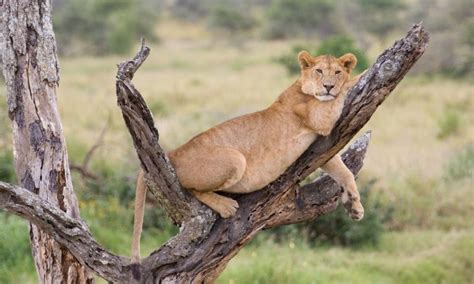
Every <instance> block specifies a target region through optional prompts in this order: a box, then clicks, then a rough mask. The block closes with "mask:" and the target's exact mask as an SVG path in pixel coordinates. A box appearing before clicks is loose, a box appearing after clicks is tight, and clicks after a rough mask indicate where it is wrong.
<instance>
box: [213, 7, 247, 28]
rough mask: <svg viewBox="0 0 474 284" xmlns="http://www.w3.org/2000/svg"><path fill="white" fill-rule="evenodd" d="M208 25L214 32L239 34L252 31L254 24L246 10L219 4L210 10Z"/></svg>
mask: <svg viewBox="0 0 474 284" xmlns="http://www.w3.org/2000/svg"><path fill="white" fill-rule="evenodd" d="M209 25H210V27H211V28H212V29H214V30H218V31H226V32H229V33H241V32H245V31H248V30H250V29H252V28H253V27H254V26H255V25H256V22H255V19H254V18H252V16H251V15H250V13H249V11H248V10H244V9H243V8H241V7H235V5H231V4H227V5H225V4H220V5H218V6H217V7H216V8H215V9H213V10H212V13H211V16H210V18H209Z"/></svg>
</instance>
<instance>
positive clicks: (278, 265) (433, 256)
mask: <svg viewBox="0 0 474 284" xmlns="http://www.w3.org/2000/svg"><path fill="white" fill-rule="evenodd" d="M473 233H474V232H473V231H472V230H470V231H452V232H449V233H445V232H439V231H413V232H404V233H388V234H386V235H385V236H384V238H383V240H382V243H381V246H380V249H377V250H375V251H374V250H350V249H341V248H338V247H330V248H329V247H327V248H311V247H307V246H306V245H305V244H303V243H289V244H288V245H276V244H273V243H267V244H265V245H262V246H257V247H256V246H248V247H246V248H244V249H243V251H241V252H240V253H239V254H238V255H237V256H236V257H235V258H234V259H232V260H231V262H230V263H229V265H228V266H227V268H226V270H225V271H224V273H223V274H222V275H221V277H220V278H219V281H218V283H470V281H472V280H473V279H474V272H473V270H472V267H473V265H474V258H473V257H472V254H471V253H470V252H472V251H473V250H474V240H473V238H472V236H473Z"/></svg>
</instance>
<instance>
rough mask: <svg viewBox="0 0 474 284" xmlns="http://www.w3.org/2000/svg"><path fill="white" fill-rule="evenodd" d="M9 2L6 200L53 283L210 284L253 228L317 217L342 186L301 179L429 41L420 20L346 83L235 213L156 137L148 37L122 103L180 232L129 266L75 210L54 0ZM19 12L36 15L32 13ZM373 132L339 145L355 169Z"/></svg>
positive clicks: (120, 84) (127, 65)
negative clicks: (212, 204)
mask: <svg viewBox="0 0 474 284" xmlns="http://www.w3.org/2000/svg"><path fill="white" fill-rule="evenodd" d="M2 8H3V9H4V15H5V14H7V15H8V16H9V17H6V18H4V19H7V20H6V25H3V26H2V28H3V31H4V32H5V34H6V35H7V36H6V37H5V38H8V39H10V40H9V41H7V42H6V43H5V54H6V56H5V58H4V63H5V64H4V73H5V75H6V76H5V78H6V82H7V89H8V94H9V99H8V104H9V113H10V118H11V120H12V123H13V129H14V137H15V145H14V146H15V151H16V153H17V155H16V157H15V166H16V171H17V176H18V177H19V180H20V184H21V187H18V186H14V185H12V184H8V183H4V182H0V208H3V209H6V210H7V211H9V212H12V213H14V214H17V215H19V216H21V217H23V218H25V219H28V220H29V221H30V222H32V223H33V224H34V225H35V226H36V227H33V226H32V227H33V228H36V229H35V231H33V234H32V236H33V237H32V246H33V251H34V252H35V251H38V250H37V249H38V248H39V247H40V246H41V249H42V252H44V254H37V253H36V254H35V253H34V257H35V260H36V264H37V268H38V271H39V274H40V276H41V281H42V282H48V283H49V282H66V283H70V282H74V283H85V282H92V281H93V280H92V279H91V278H90V274H89V273H88V272H87V271H86V268H85V267H87V268H90V269H91V270H93V271H94V272H95V273H97V274H98V275H99V276H100V277H102V278H104V279H106V280H107V281H110V282H120V283H124V282H125V283H130V282H132V283H133V282H141V283H149V282H166V283H170V282H172V283H176V282H178V283H182V282H186V283H188V282H212V281H213V280H214V279H216V278H217V276H218V275H219V273H220V272H221V271H222V270H223V269H224V268H225V266H226V264H227V263H228V261H229V260H230V259H231V258H232V257H233V256H234V255H235V254H237V252H238V251H239V250H240V249H241V248H242V247H243V246H245V244H247V243H248V242H249V241H250V240H251V239H252V238H253V236H255V234H256V233H257V232H258V231H260V230H262V229H265V228H270V227H276V226H280V225H284V224H290V223H297V222H302V221H305V220H309V219H313V218H316V217H318V216H320V215H322V214H325V213H327V212H329V211H331V210H333V209H334V208H336V206H337V202H338V199H339V197H340V194H341V191H340V187H339V186H338V185H337V184H336V183H335V182H334V181H333V180H332V179H330V178H329V177H328V176H323V177H321V178H318V179H317V180H315V181H314V182H312V183H309V184H307V185H305V186H299V183H300V181H301V180H303V179H304V178H305V177H307V176H308V175H309V174H310V173H311V172H313V171H314V170H315V169H316V168H317V167H319V166H321V165H322V164H323V163H325V162H326V161H327V160H329V159H330V158H331V157H332V156H333V155H334V154H335V153H337V152H338V151H339V150H341V149H342V147H344V145H345V144H346V143H348V142H349V141H350V139H351V138H352V137H353V136H354V135H355V134H356V133H357V132H358V131H359V130H360V129H361V128H362V126H363V125H364V124H365V123H366V122H367V121H368V120H369V118H370V117H371V115H372V114H373V113H374V111H375V110H376V108H377V106H378V105H380V104H381V103H382V102H383V100H384V99H385V98H386V97H387V96H388V95H389V94H390V92H391V91H392V90H393V89H394V88H395V87H396V85H397V84H398V83H399V82H400V81H401V79H402V78H403V76H404V75H405V74H406V73H407V72H408V70H409V69H410V68H411V67H412V65H413V64H414V63H415V62H416V61H417V59H418V58H419V57H420V56H421V55H422V54H423V52H424V50H425V47H426V44H427V41H428V35H427V33H426V32H425V31H424V30H423V28H422V27H421V26H419V25H416V26H414V27H413V28H412V29H411V30H410V32H409V33H408V35H407V36H406V37H405V38H404V39H402V40H400V41H398V42H397V43H395V45H394V46H393V47H392V48H390V49H388V50H386V51H385V52H384V53H383V54H382V55H381V56H380V57H379V58H378V59H377V61H376V63H375V64H374V65H373V66H372V67H371V68H370V69H369V70H368V72H367V73H366V74H365V75H364V76H363V78H362V79H361V80H360V82H359V83H358V84H357V85H356V86H355V87H354V88H352V89H351V90H350V92H349V94H348V98H347V100H346V105H345V107H344V110H343V113H342V116H341V119H340V120H339V121H338V122H337V125H336V127H335V128H334V129H333V131H332V133H331V134H330V135H329V136H327V137H319V138H318V139H317V140H316V141H315V142H314V143H313V144H312V145H311V146H310V147H309V148H308V150H307V151H306V152H305V153H304V154H303V155H302V156H301V157H300V158H299V159H298V160H297V161H296V162H295V163H294V164H293V165H292V166H291V167H290V168H288V170H287V171H286V172H285V173H284V174H283V175H282V176H280V177H279V178H278V179H277V180H276V181H274V182H273V183H271V184H270V185H268V186H267V187H266V188H264V189H262V190H260V191H257V192H254V193H251V194H247V195H242V196H239V197H237V199H238V201H239V204H240V209H239V210H238V211H237V214H236V215H235V216H233V217H232V218H229V219H219V218H217V216H216V214H215V213H213V211H212V210H210V209H209V208H207V207H206V206H205V205H203V204H201V203H199V202H198V201H197V200H196V199H194V198H193V197H192V195H190V194H189V193H188V192H187V191H185V190H183V189H182V188H181V186H180V184H179V181H178V179H177V177H176V174H175V173H174V169H173V167H172V166H171V165H170V163H169V161H168V159H167V158H166V154H165V153H164V152H163V150H162V148H161V147H160V145H159V143H158V142H159V134H158V130H157V129H156V128H155V126H154V122H153V118H152V116H151V113H150V111H149V110H148V107H147V106H146V103H145V101H144V100H143V97H142V96H141V95H140V93H139V92H138V90H137V89H135V87H134V86H133V84H132V83H131V80H132V78H133V76H134V74H135V72H136V71H137V70H138V68H139V67H140V65H141V64H142V63H143V62H144V60H145V59H146V57H147V56H148V54H149V49H148V47H146V46H144V45H142V48H141V50H140V51H139V53H138V54H137V55H136V57H135V58H134V59H133V60H130V61H125V62H123V63H121V64H120V65H119V69H118V73H117V81H116V88H117V97H118V103H119V106H120V108H121V110H122V113H123V117H124V120H125V123H126V125H127V127H128V129H129V131H130V134H131V136H132V139H133V141H134V144H135V148H136V150H137V153H138V156H139V158H140V162H141V165H142V168H143V169H144V171H145V173H146V181H147V183H148V186H149V189H150V191H151V192H152V193H154V195H155V196H156V198H157V199H158V201H159V202H160V204H161V206H162V207H163V208H164V209H165V210H166V212H167V213H168V215H169V216H170V218H172V219H173V220H174V222H175V223H176V224H178V225H179V226H180V232H179V234H178V235H176V236H175V237H173V238H172V239H170V240H169V241H168V242H167V243H166V244H165V245H163V246H162V247H160V248H158V249H157V250H156V251H155V252H153V253H152V254H151V255H150V256H148V257H146V258H145V259H143V260H142V262H141V264H132V263H131V262H130V259H128V258H125V257H121V256H117V255H114V254H112V253H110V252H109V251H107V250H106V249H105V248H103V247H102V246H100V245H99V244H98V243H97V242H96V241H95V240H94V238H93V237H92V235H91V233H90V231H89V229H88V227H87V225H86V224H85V223H84V222H83V221H82V220H81V219H80V216H79V212H78V210H77V201H76V200H75V195H74V192H73V190H72V186H71V183H70V176H69V167H68V161H67V154H66V148H65V142H64V137H63V134H62V127H61V124H60V121H59V115H58V111H57V106H56V96H55V95H56V94H55V87H56V85H57V80H58V72H57V59H56V51H55V42H54V34H53V32H52V28H51V23H50V8H51V6H50V2H49V1H47V0H40V1H38V2H34V3H30V2H29V1H26V0H24V1H20V3H17V1H14V0H10V1H4V2H3V6H2ZM23 13H29V14H28V17H24V16H23ZM369 138H370V134H366V135H363V136H362V137H361V138H360V139H358V140H357V141H356V142H354V143H353V144H352V146H351V147H350V148H349V149H348V150H347V151H346V152H345V154H344V155H343V159H344V161H345V163H346V164H347V165H348V166H349V167H350V168H351V170H352V171H354V172H355V173H357V172H358V171H359V170H360V168H361V166H362V161H363V157H364V155H365V151H366V148H367V145H368V141H369ZM26 161H28V163H27V162H26ZM34 193H39V195H38V194H34ZM35 236H39V237H35ZM51 238H52V239H54V240H55V242H53V241H51ZM45 240H46V243H45ZM56 242H57V243H56ZM46 268H50V269H46ZM53 280H54V281H53Z"/></svg>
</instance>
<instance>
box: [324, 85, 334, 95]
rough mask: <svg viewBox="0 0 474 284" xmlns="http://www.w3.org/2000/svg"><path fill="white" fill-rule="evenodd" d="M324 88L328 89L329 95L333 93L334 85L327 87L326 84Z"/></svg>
mask: <svg viewBox="0 0 474 284" xmlns="http://www.w3.org/2000/svg"><path fill="white" fill-rule="evenodd" d="M324 88H326V91H328V93H329V92H330V91H331V89H332V88H334V85H326V84H324Z"/></svg>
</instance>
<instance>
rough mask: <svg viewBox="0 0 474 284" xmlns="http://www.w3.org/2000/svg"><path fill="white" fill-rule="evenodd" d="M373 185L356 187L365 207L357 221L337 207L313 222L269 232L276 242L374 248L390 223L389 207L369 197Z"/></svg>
mask: <svg viewBox="0 0 474 284" xmlns="http://www.w3.org/2000/svg"><path fill="white" fill-rule="evenodd" d="M374 183H375V181H371V182H369V183H367V184H365V185H364V186H362V187H361V188H360V194H361V199H362V203H363V205H364V208H365V216H364V219H362V221H360V222H356V221H354V220H352V219H351V218H350V217H349V216H348V214H347V212H345V210H344V208H343V206H338V208H337V209H336V210H335V211H334V212H331V213H329V214H326V215H323V216H321V217H318V218H317V219H316V220H314V221H308V222H305V223H302V224H298V225H289V226H283V227H279V228H276V229H273V230H271V231H269V233H270V234H272V235H273V237H274V238H275V239H276V240H277V241H281V240H287V239H288V237H293V236H295V237H296V236H299V237H303V238H304V239H306V240H307V241H308V242H309V243H310V244H318V243H329V244H336V245H342V246H352V247H359V246H364V245H377V244H378V242H379V240H380V237H381V236H382V233H383V232H384V226H383V224H384V223H385V222H388V221H390V219H391V216H392V214H393V208H390V207H389V208H387V207H386V205H382V201H381V198H380V197H379V196H375V195H373V194H372V192H371V190H372V188H373V185H374Z"/></svg>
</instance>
